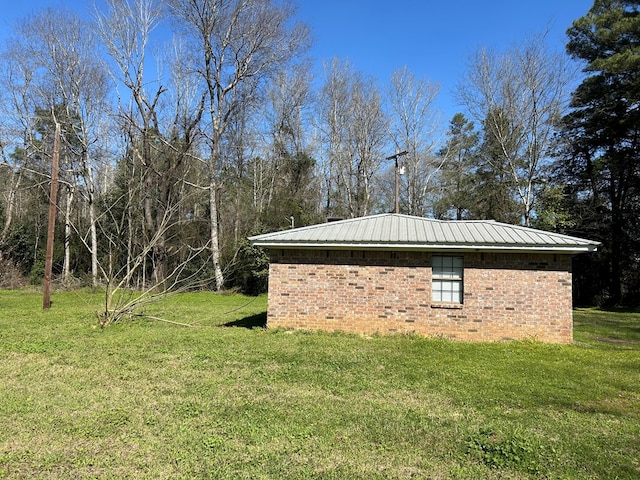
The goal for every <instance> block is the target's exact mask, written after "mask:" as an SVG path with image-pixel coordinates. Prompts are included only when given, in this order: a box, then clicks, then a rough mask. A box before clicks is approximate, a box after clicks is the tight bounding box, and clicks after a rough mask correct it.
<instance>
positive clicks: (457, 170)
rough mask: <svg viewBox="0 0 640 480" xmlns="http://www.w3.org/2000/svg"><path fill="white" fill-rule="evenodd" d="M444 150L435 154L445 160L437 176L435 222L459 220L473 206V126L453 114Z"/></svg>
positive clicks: (474, 152) (474, 144)
mask: <svg viewBox="0 0 640 480" xmlns="http://www.w3.org/2000/svg"><path fill="white" fill-rule="evenodd" d="M447 137H448V138H447V143H446V146H445V147H444V148H443V149H442V150H441V151H440V152H439V154H440V156H444V157H446V159H445V161H444V163H443V164H442V169H441V172H440V189H441V195H440V198H439V199H438V200H437V201H436V202H435V206H434V210H435V211H434V214H435V216H436V217H438V218H455V219H456V220H462V219H463V218H467V217H469V212H470V211H471V210H473V209H474V205H475V203H476V202H475V199H474V196H475V191H474V185H475V183H476V182H475V179H474V177H473V175H474V171H475V169H476V167H477V159H478V157H477V153H478V152H477V147H478V143H479V135H478V133H477V132H476V131H475V129H474V125H473V122H471V121H469V120H467V118H466V117H465V116H464V115H463V114H462V113H456V114H455V115H454V116H453V118H452V119H451V122H450V123H449V131H448V133H447Z"/></svg>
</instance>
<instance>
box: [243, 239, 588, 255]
mask: <svg viewBox="0 0 640 480" xmlns="http://www.w3.org/2000/svg"><path fill="white" fill-rule="evenodd" d="M250 240H251V239H250ZM251 243H252V244H253V245H256V246H258V247H264V248H284V249H300V250H318V249H322V250H396V251H397V250H405V251H406V250H413V251H445V250H447V251H459V252H482V251H491V252H496V253H497V252H526V253H535V252H544V253H564V254H578V253H587V252H595V251H596V250H597V249H598V247H597V245H593V244H587V245H513V244H487V245H484V244H462V243H458V244H452V243H441V244H413V243H405V244H403V243H392V244H390V243H359V242H353V243H347V242H345V243H329V242H327V243H323V242H277V241H269V240H253V241H252V242H251Z"/></svg>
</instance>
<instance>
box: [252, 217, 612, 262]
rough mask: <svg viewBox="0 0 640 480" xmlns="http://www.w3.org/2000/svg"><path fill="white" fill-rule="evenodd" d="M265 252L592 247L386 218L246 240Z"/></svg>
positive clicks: (500, 228) (481, 223) (487, 228)
mask: <svg viewBox="0 0 640 480" xmlns="http://www.w3.org/2000/svg"><path fill="white" fill-rule="evenodd" d="M249 240H250V241H251V243H252V244H254V245H257V246H261V247H267V248H305V249H309V248H322V249H338V248H340V249H345V248H346V249H385V250H389V249H394V250H471V251H481V250H492V251H512V250H515V251H530V252H532V251H547V252H558V253H580V252H592V251H595V250H596V249H597V247H598V245H599V243H598V242H594V241H591V240H586V239H583V238H577V237H570V236H568V235H561V234H559V233H552V232H545V231H542V230H536V229H534V228H528V227H521V226H517V225H509V224H506V223H500V222H495V221H493V220H434V219H430V218H422V217H413V216H409V215H399V214H393V213H386V214H380V215H371V216H368V217H359V218H352V219H348V220H340V221H337V222H329V223H322V224H318V225H311V226H308V227H300V228H293V229H290V230H283V231H280V232H273V233H266V234H263V235H256V236H253V237H249Z"/></svg>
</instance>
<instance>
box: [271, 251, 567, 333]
mask: <svg viewBox="0 0 640 480" xmlns="http://www.w3.org/2000/svg"><path fill="white" fill-rule="evenodd" d="M438 255H442V254H440V253H438ZM452 255H455V256H462V257H463V258H464V300H463V303H462V304H461V305H460V304H437V303H436V304H434V303H432V301H431V256H432V254H431V253H429V252H411V251H406V252H389V251H380V252H376V251H333V250H329V251H327V250H273V251H271V264H270V272H269V305H268V318H267V324H268V326H269V327H285V328H300V329H322V330H342V331H346V332H357V333H365V334H372V333H417V334H422V335H428V336H443V337H448V338H453V339H457V340H464V341H495V340H511V339H529V338H532V339H538V340H541V341H545V342H558V343H568V342H571V341H572V311H571V309H572V305H571V256H570V255H553V254H520V253H455V254H452Z"/></svg>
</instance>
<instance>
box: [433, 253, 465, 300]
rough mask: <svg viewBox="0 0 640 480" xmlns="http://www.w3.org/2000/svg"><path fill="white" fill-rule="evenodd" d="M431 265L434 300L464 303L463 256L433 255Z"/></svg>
mask: <svg viewBox="0 0 640 480" xmlns="http://www.w3.org/2000/svg"><path fill="white" fill-rule="evenodd" d="M431 266H432V278H433V284H432V288H431V292H432V296H431V299H432V301H434V302H446V303H462V293H463V285H462V272H463V262H462V257H446V256H440V255H437V256H433V257H432V259H431Z"/></svg>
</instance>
